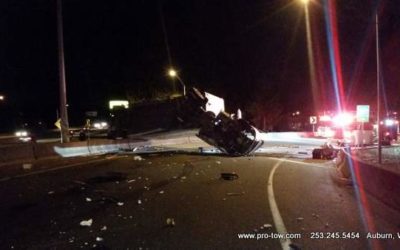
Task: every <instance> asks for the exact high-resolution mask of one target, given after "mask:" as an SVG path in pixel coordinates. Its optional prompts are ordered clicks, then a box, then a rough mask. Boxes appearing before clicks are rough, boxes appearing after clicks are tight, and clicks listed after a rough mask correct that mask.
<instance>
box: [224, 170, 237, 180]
mask: <svg viewBox="0 0 400 250" xmlns="http://www.w3.org/2000/svg"><path fill="white" fill-rule="evenodd" d="M238 178H239V175H238V174H236V173H235V172H232V173H221V179H223V180H226V181H233V180H237V179H238Z"/></svg>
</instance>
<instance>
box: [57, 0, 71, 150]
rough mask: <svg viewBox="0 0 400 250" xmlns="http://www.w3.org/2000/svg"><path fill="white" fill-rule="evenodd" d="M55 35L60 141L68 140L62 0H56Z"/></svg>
mask: <svg viewBox="0 0 400 250" xmlns="http://www.w3.org/2000/svg"><path fill="white" fill-rule="evenodd" d="M57 35H58V67H59V83H60V118H61V143H64V142H69V123H68V110H67V87H66V83H65V64H64V37H63V36H64V35H63V20H62V2H61V0H57Z"/></svg>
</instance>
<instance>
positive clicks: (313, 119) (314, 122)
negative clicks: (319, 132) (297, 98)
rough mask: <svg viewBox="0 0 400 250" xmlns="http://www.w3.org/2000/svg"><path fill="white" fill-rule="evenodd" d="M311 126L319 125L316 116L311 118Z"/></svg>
mask: <svg viewBox="0 0 400 250" xmlns="http://www.w3.org/2000/svg"><path fill="white" fill-rule="evenodd" d="M310 124H317V117H316V116H310Z"/></svg>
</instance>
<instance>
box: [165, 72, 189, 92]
mask: <svg viewBox="0 0 400 250" xmlns="http://www.w3.org/2000/svg"><path fill="white" fill-rule="evenodd" d="M168 75H169V76H170V77H171V78H176V79H178V81H179V83H180V84H181V85H182V87H183V96H186V85H185V83H184V82H183V81H182V79H181V78H180V77H179V75H178V73H177V72H176V70H174V69H169V70H168Z"/></svg>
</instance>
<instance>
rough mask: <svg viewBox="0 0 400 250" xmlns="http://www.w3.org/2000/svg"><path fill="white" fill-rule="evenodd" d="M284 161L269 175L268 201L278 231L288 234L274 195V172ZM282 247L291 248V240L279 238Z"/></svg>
mask: <svg viewBox="0 0 400 250" xmlns="http://www.w3.org/2000/svg"><path fill="white" fill-rule="evenodd" d="M283 162H284V160H282V159H281V160H279V161H278V162H277V163H276V164H275V165H274V166H273V168H272V170H271V172H270V174H269V177H268V202H269V207H270V208H271V213H272V218H273V220H274V224H275V228H276V230H277V231H278V233H279V234H282V235H285V234H287V230H286V227H285V224H284V223H283V219H282V217H281V214H280V212H279V209H278V205H277V204H276V201H275V195H274V187H273V180H274V174H275V170H276V169H277V168H278V167H279V165H281V164H282V163H283ZM279 241H280V243H281V246H282V249H283V250H289V249H290V246H289V245H290V244H291V241H290V239H279Z"/></svg>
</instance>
